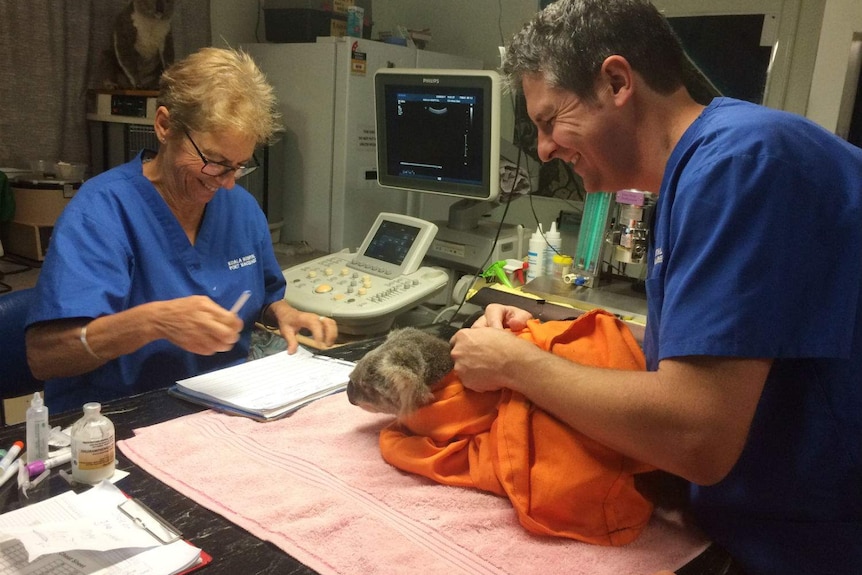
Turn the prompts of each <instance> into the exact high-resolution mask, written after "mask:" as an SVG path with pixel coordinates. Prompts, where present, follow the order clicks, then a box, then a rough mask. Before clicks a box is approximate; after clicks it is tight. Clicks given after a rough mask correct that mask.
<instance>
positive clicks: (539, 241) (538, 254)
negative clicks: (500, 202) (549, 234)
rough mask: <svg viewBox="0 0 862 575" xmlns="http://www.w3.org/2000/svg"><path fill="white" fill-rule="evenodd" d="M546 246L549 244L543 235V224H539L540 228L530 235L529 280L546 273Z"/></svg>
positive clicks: (528, 253)
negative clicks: (544, 267) (544, 268)
mask: <svg viewBox="0 0 862 575" xmlns="http://www.w3.org/2000/svg"><path fill="white" fill-rule="evenodd" d="M545 247H547V244H546V243H545V238H544V237H542V224H539V228H538V229H537V230H536V231H535V232H533V235H532V236H530V243H529V244H528V245H527V281H530V280H534V279H536V278H537V277H539V276H540V275H542V274H543V273H544V270H543V264H544V262H545Z"/></svg>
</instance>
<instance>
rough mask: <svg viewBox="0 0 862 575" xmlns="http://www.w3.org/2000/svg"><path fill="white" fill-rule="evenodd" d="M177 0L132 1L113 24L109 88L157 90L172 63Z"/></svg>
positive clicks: (109, 60) (107, 81) (109, 52)
mask: <svg viewBox="0 0 862 575" xmlns="http://www.w3.org/2000/svg"><path fill="white" fill-rule="evenodd" d="M177 2H178V0H129V2H128V4H126V7H125V8H124V9H123V11H122V12H120V13H119V14H118V15H117V19H116V22H115V23H114V35H113V44H112V46H111V49H110V50H108V51H107V54H106V58H107V60H108V63H107V66H108V76H109V78H108V79H107V80H106V82H105V84H106V87H110V88H122V89H155V88H158V84H159V78H160V77H161V75H162V72H163V71H164V70H165V68H166V67H167V66H169V65H170V64H172V63H173V59H174V43H173V37H172V35H171V18H172V17H173V15H174V8H175V5H176V3H177Z"/></svg>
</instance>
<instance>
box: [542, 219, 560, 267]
mask: <svg viewBox="0 0 862 575" xmlns="http://www.w3.org/2000/svg"><path fill="white" fill-rule="evenodd" d="M561 249H563V237H562V236H561V235H560V232H559V231H557V222H556V220H554V221H552V222H551V229H550V230H548V233H546V234H545V251H544V256H545V258H544V261H543V263H542V266H543V269H544V270H545V273H546V274H548V275H551V273H552V272H551V270H553V269H554V256H555V255H557V254H562V252H561V251H560V250H561Z"/></svg>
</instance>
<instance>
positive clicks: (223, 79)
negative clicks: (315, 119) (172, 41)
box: [157, 47, 281, 144]
mask: <svg viewBox="0 0 862 575" xmlns="http://www.w3.org/2000/svg"><path fill="white" fill-rule="evenodd" d="M157 104H158V105H159V106H165V107H166V108H167V109H168V111H169V112H170V124H171V127H173V128H176V129H177V130H178V131H182V130H191V131H195V132H209V133H217V132H222V131H226V130H235V131H238V132H240V133H243V134H248V135H249V136H252V137H254V139H255V141H256V142H257V143H259V144H263V143H268V142H271V141H272V140H273V138H274V135H275V133H276V132H277V131H278V130H279V129H281V126H280V124H279V120H280V114H279V113H278V110H277V108H276V98H275V92H274V91H273V88H272V86H270V85H269V83H268V82H267V80H266V76H264V74H263V72H261V71H260V69H258V67H257V65H256V64H255V63H254V60H252V58H251V56H249V55H248V54H246V53H245V52H242V51H238V50H233V49H226V48H213V47H208V48H203V49H201V50H199V51H197V52H195V53H193V54H191V55H189V56H187V57H186V58H184V59H182V60H180V61H178V62H176V63H175V64H173V65H172V66H171V67H169V68H168V69H167V70H165V72H164V73H163V74H162V77H161V79H160V80H159V96H158V99H157Z"/></svg>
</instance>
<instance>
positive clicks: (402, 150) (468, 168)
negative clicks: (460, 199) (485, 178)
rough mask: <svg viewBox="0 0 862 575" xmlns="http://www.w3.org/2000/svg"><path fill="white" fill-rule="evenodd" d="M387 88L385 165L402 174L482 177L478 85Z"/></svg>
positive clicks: (471, 179) (474, 179)
mask: <svg viewBox="0 0 862 575" xmlns="http://www.w3.org/2000/svg"><path fill="white" fill-rule="evenodd" d="M416 90H417V91H414V92H411V91H407V90H406V89H403V88H402V89H400V90H398V91H397V93H396V94H390V97H391V98H393V99H392V100H390V104H389V105H390V106H393V105H394V106H395V107H396V112H395V113H394V114H390V115H389V117H390V122H389V126H388V134H387V138H388V140H387V142H388V146H387V149H388V151H389V166H388V170H389V173H391V174H396V175H399V176H406V177H424V178H430V179H435V180H441V181H453V182H471V183H475V184H478V183H481V181H482V134H483V127H482V106H481V100H482V98H481V95H480V93H479V91H478V90H476V91H474V92H475V93H471V91H470V90H463V93H458V94H439V93H434V92H431V93H428V92H422V91H421V89H416Z"/></svg>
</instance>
